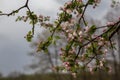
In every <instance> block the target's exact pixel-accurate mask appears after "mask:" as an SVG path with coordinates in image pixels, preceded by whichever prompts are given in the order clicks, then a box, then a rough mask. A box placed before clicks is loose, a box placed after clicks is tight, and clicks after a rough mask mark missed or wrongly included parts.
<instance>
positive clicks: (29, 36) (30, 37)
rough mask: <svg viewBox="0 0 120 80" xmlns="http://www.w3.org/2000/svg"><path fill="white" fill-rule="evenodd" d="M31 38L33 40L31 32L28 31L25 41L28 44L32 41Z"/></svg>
mask: <svg viewBox="0 0 120 80" xmlns="http://www.w3.org/2000/svg"><path fill="white" fill-rule="evenodd" d="M32 38H33V35H32V31H29V32H28V34H27V36H26V40H27V41H28V42H31V41H32Z"/></svg>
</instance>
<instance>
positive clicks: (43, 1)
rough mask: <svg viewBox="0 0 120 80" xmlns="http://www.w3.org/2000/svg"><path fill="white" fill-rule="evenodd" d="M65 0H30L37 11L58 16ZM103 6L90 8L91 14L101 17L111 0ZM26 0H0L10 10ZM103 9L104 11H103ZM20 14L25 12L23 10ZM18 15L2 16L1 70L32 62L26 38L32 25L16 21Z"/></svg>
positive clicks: (0, 20) (22, 68) (0, 7)
mask: <svg viewBox="0 0 120 80" xmlns="http://www.w3.org/2000/svg"><path fill="white" fill-rule="evenodd" d="M9 1H10V2H9ZM61 1H64V0H30V3H29V5H30V7H31V9H32V10H34V11H35V12H36V13H38V14H39V13H41V14H45V15H49V16H53V18H54V17H55V16H56V13H57V12H58V9H59V7H60V6H61V4H60V3H58V2H61ZM103 1H104V2H102V3H103V4H101V5H100V6H101V7H98V9H97V10H92V9H91V8H89V9H88V11H89V13H90V16H96V18H97V19H100V18H101V16H103V15H105V13H106V12H107V10H106V9H107V7H108V6H110V5H108V4H109V1H110V0H103ZM24 3H25V0H0V10H2V11H3V12H10V11H12V10H14V9H17V8H19V7H20V6H22V5H24ZM96 11H97V12H96ZM101 11H102V13H101ZM20 14H25V10H22V11H21V12H20V13H19V15H20ZM15 19H16V17H14V16H13V17H9V18H8V17H0V72H2V73H4V74H8V73H9V72H12V71H15V70H19V71H21V72H23V71H24V67H25V66H26V65H27V64H30V63H31V61H32V59H31V57H30V56H28V55H27V54H28V53H29V52H30V51H31V49H30V47H29V43H28V42H27V41H26V40H25V39H24V36H25V35H26V33H27V32H28V31H29V30H30V29H31V26H30V25H29V24H27V23H24V22H15Z"/></svg>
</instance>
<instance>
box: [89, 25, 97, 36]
mask: <svg viewBox="0 0 120 80" xmlns="http://www.w3.org/2000/svg"><path fill="white" fill-rule="evenodd" d="M95 31H96V26H95V25H93V26H91V27H90V30H89V34H91V35H92V34H94V33H95Z"/></svg>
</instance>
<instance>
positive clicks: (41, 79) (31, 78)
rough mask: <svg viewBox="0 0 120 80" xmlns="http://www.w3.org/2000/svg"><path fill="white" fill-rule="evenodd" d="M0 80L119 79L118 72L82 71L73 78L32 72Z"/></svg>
mask: <svg viewBox="0 0 120 80" xmlns="http://www.w3.org/2000/svg"><path fill="white" fill-rule="evenodd" d="M0 80H120V74H118V75H115V74H106V73H95V74H90V73H82V74H77V76H76V78H74V77H73V76H72V75H70V74H58V73H49V74H33V75H20V76H18V77H1V78H0Z"/></svg>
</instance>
